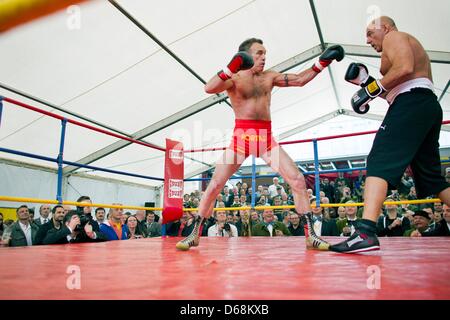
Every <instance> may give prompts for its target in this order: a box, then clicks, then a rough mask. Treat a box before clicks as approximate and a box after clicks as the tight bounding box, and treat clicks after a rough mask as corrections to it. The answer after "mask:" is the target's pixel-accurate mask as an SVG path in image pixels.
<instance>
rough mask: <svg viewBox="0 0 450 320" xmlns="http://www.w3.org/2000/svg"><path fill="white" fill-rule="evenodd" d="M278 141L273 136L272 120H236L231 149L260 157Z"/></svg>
mask: <svg viewBox="0 0 450 320" xmlns="http://www.w3.org/2000/svg"><path fill="white" fill-rule="evenodd" d="M275 146H278V143H277V142H276V141H275V139H274V138H273V137H272V121H266V120H239V119H236V120H235V127H234V132H233V137H232V140H231V144H230V146H229V149H231V150H233V151H234V152H235V153H239V154H242V155H245V157H248V156H249V155H254V156H256V157H260V156H261V155H263V154H265V153H266V152H268V151H270V150H271V149H272V148H273V147H275Z"/></svg>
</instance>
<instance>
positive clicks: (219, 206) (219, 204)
mask: <svg viewBox="0 0 450 320" xmlns="http://www.w3.org/2000/svg"><path fill="white" fill-rule="evenodd" d="M216 208H225V202H218V203H217V207H216Z"/></svg>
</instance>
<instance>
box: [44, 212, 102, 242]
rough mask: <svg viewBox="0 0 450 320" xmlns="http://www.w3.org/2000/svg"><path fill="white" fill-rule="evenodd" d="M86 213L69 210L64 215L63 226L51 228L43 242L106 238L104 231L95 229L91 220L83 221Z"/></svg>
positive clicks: (100, 239) (86, 240)
mask: <svg viewBox="0 0 450 320" xmlns="http://www.w3.org/2000/svg"><path fill="white" fill-rule="evenodd" d="M63 211H64V210H63ZM83 217H84V215H83V214H82V213H80V211H78V210H73V211H69V213H67V214H66V215H65V216H64V219H63V226H62V227H61V228H59V229H57V228H50V230H48V232H47V235H46V236H45V238H44V240H43V241H42V243H43V244H64V243H81V242H93V241H103V240H106V239H105V237H104V235H103V233H101V232H100V231H94V230H93V227H92V225H91V224H90V221H88V220H85V221H86V223H85V224H83V223H82V221H81V220H82V219H83Z"/></svg>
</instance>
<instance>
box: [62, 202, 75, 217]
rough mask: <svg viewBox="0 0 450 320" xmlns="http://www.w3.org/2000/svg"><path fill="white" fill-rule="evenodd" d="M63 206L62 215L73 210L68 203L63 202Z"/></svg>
mask: <svg viewBox="0 0 450 320" xmlns="http://www.w3.org/2000/svg"><path fill="white" fill-rule="evenodd" d="M63 208H64V216H65V215H66V214H68V213H69V211H71V210H73V207H72V206H69V205H68V204H64V205H63Z"/></svg>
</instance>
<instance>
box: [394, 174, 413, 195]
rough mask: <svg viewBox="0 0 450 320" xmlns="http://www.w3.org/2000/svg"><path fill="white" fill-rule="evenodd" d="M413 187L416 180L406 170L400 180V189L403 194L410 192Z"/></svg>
mask: <svg viewBox="0 0 450 320" xmlns="http://www.w3.org/2000/svg"><path fill="white" fill-rule="evenodd" d="M411 187H414V181H413V179H412V177H411V176H410V175H409V174H408V173H407V172H406V171H405V173H403V177H402V179H401V180H400V186H399V190H398V191H399V192H400V194H402V195H407V194H408V193H409V192H410V190H411Z"/></svg>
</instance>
